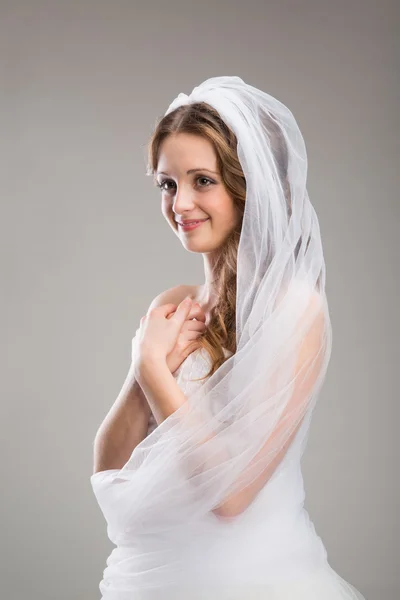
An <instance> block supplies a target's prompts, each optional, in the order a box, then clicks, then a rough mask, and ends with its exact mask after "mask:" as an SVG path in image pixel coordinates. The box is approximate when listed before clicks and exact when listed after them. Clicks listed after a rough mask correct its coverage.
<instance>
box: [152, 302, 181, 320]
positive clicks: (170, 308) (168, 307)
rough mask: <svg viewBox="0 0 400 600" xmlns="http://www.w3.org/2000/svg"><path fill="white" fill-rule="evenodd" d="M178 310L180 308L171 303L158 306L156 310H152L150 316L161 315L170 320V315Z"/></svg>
mask: <svg viewBox="0 0 400 600" xmlns="http://www.w3.org/2000/svg"><path fill="white" fill-rule="evenodd" d="M177 308H178V307H177V305H176V304H171V303H168V304H162V305H161V306H156V307H155V308H152V309H151V310H150V311H149V314H151V313H156V314H159V315H162V316H164V317H166V318H168V315H170V314H171V313H173V312H174V311H176V310H177Z"/></svg>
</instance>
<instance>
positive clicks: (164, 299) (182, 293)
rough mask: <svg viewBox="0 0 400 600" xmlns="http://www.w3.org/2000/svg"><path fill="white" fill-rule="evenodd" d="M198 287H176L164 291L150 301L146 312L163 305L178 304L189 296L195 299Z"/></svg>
mask: <svg viewBox="0 0 400 600" xmlns="http://www.w3.org/2000/svg"><path fill="white" fill-rule="evenodd" d="M198 287H199V286H197V285H176V286H174V287H171V288H169V289H167V290H164V291H163V292H161V293H160V294H158V295H157V296H156V297H155V298H154V300H152V302H151V304H150V306H149V309H148V310H151V309H152V308H156V307H157V306H162V305H163V304H179V303H180V302H182V300H184V299H185V298H186V296H189V295H190V296H191V297H192V298H195V296H196V294H197V290H198Z"/></svg>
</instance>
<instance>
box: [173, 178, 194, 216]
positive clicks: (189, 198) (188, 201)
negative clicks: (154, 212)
mask: <svg viewBox="0 0 400 600" xmlns="http://www.w3.org/2000/svg"><path fill="white" fill-rule="evenodd" d="M194 206H195V192H194V190H193V189H192V188H191V186H190V185H187V186H185V185H184V184H182V185H180V186H179V188H178V189H177V191H176V194H175V196H174V200H173V204H172V210H173V212H174V213H175V214H176V215H183V214H185V213H186V212H188V211H191V210H192V209H193V207H194Z"/></svg>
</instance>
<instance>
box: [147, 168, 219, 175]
mask: <svg viewBox="0 0 400 600" xmlns="http://www.w3.org/2000/svg"><path fill="white" fill-rule="evenodd" d="M197 171H208V172H209V173H214V174H215V175H219V173H217V172H216V171H211V169H189V171H186V175H190V174H191V173H196V172H197ZM157 175H168V173H166V172H165V171H158V172H157Z"/></svg>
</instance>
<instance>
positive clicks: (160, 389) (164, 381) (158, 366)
mask: <svg viewBox="0 0 400 600" xmlns="http://www.w3.org/2000/svg"><path fill="white" fill-rule="evenodd" d="M138 379H139V381H140V386H141V388H142V390H143V392H144V394H145V396H146V399H147V402H148V404H149V406H150V408H151V411H152V412H153V414H154V417H155V419H156V421H157V423H158V424H160V423H161V422H162V421H164V420H165V419H166V418H167V417H169V416H170V415H171V414H172V413H174V412H175V411H176V410H178V409H180V408H181V407H183V409H182V410H183V412H182V410H181V411H180V414H181V415H182V417H183V418H184V419H186V418H187V417H188V415H189V404H188V402H187V399H186V396H185V394H184V393H183V392H182V390H181V388H180V387H179V385H178V383H177V382H176V380H175V378H174V377H173V375H172V374H171V372H170V371H169V369H168V367H167V366H166V365H165V364H164V362H163V361H160V360H151V359H150V360H148V361H145V362H144V364H143V366H142V367H141V369H140V372H139V373H138ZM185 407H186V410H185ZM194 419H196V420H195V421H194ZM206 419H207V416H206V415H203V414H201V413H200V412H199V411H196V416H194V415H193V413H192V418H191V419H188V420H187V421H186V423H187V425H188V428H189V429H192V427H193V432H194V430H195V429H196V430H198V431H202V432H203V433H202V434H201V436H200V437H198V439H196V440H195V439H194V436H193V438H192V443H193V445H196V446H197V450H198V449H199V448H201V449H202V453H201V457H200V454H199V452H198V451H197V452H193V453H189V455H186V457H185V459H184V463H185V464H184V466H185V468H186V472H187V477H188V480H189V481H190V480H191V481H193V482H195V481H196V480H197V478H196V477H195V476H196V475H197V474H199V471H200V470H201V471H203V470H204V471H207V470H209V471H210V472H212V471H213V469H215V468H216V467H219V466H221V465H223V464H225V463H226V461H227V459H228V453H227V450H226V449H224V448H222V447H221V446H220V444H219V445H218V452H217V453H216V452H215V449H216V447H215V445H213V443H212V440H213V438H214V437H215V436H216V433H215V432H214V431H212V430H211V428H210V427H209V426H208V425H207V426H206ZM208 442H210V443H211V447H210V444H209V443H208ZM191 456H195V457H196V458H195V462H193V459H191ZM193 485H196V484H195V483H193ZM214 512H217V511H214Z"/></svg>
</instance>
